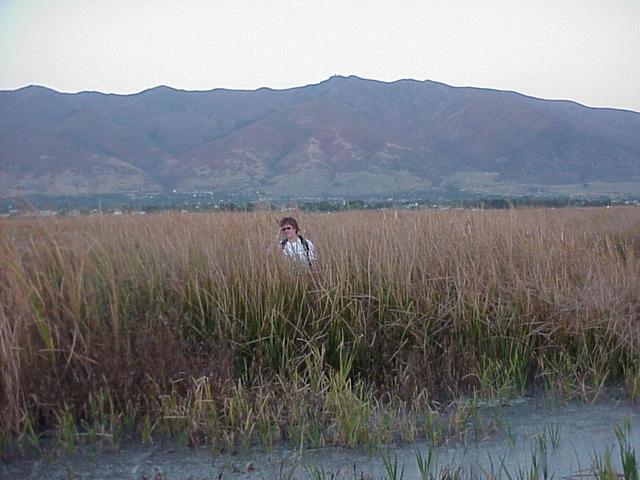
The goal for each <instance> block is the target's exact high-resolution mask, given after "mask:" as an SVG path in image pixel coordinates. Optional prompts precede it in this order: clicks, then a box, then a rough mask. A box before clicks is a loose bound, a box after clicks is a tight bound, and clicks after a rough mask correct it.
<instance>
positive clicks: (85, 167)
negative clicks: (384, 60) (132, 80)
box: [0, 76, 640, 196]
mask: <svg viewBox="0 0 640 480" xmlns="http://www.w3.org/2000/svg"><path fill="white" fill-rule="evenodd" d="M607 188H609V189H622V190H625V188H626V189H627V190H630V191H631V190H634V189H636V188H637V189H638V190H640V113H637V112H632V111H626V110H616V109H604V108H590V107H586V106H583V105H580V104H578V103H575V102H571V101H558V100H543V99H537V98H532V97H528V96H525V95H522V94H519V93H515V92H509V91H497V90H489V89H480V88H471V87H452V86H448V85H445V84H442V83H438V82H433V81H415V80H399V81H395V82H391V83H386V82H380V81H375V80H367V79H362V78H359V77H355V76H350V77H342V76H334V77H331V78H329V79H328V80H325V81H323V82H321V83H318V84H314V85H307V86H304V87H298V88H291V89H287V90H272V89H268V88H261V89H258V90H251V91H246V90H227V89H215V90H210V91H182V90H175V89H172V88H169V87H164V86H161V87H156V88H152V89H150V90H146V91H143V92H141V93H137V94H133V95H114V94H103V93H99V92H81V93H76V94H66V93H59V92H56V91H54V90H50V89H47V88H44V87H38V86H30V87H25V88H21V89H19V90H13V91H1V92H0V195H4V196H12V195H23V194H29V193H43V194H50V195H65V194H70V195H72V194H80V193H107V192H154V191H165V192H166V191H168V192H170V191H172V190H177V191H196V190H197V191H212V192H219V193H225V194H228V193H242V194H258V195H261V194H265V195H274V196H292V195H296V196H300V195H305V196H365V195H393V194H398V193H407V192H429V191H446V190H447V189H455V190H470V191H484V192H534V191H535V192H544V191H549V192H553V191H556V192H557V191H569V192H571V191H574V192H575V191H580V190H584V191H588V190H589V189H592V190H594V191H595V190H598V189H605V190H606V189H607Z"/></svg>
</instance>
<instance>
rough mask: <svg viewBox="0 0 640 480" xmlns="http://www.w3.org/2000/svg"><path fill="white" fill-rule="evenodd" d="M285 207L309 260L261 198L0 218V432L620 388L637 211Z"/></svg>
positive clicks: (371, 414) (173, 424) (298, 429)
mask: <svg viewBox="0 0 640 480" xmlns="http://www.w3.org/2000/svg"><path fill="white" fill-rule="evenodd" d="M297 216H298V217H299V221H300V223H301V225H303V226H304V228H305V234H306V236H307V237H309V238H310V239H312V240H313V242H314V243H315V244H316V246H317V248H318V253H319V258H320V260H319V262H317V264H316V265H315V267H314V268H313V269H312V270H311V271H306V270H305V269H303V268H295V267H291V266H290V265H288V264H287V262H285V261H284V260H283V258H282V254H281V252H280V251H279V250H278V248H277V246H276V241H277V238H276V234H277V219H278V215H277V213H274V212H257V213H247V214H239V213H216V214H211V215H204V214H177V213H166V214H158V215H150V216H145V217H134V216H122V217H111V216H97V217H76V218H59V219H8V220H2V223H0V265H1V266H0V362H1V366H2V378H1V380H0V382H1V383H0V402H1V405H2V407H1V408H2V409H1V412H0V414H1V416H0V431H2V432H5V436H10V437H12V438H20V436H24V435H25V434H26V433H28V432H31V434H32V435H37V432H38V431H42V430H43V429H46V428H49V427H52V428H56V429H57V431H61V432H62V434H64V431H65V430H68V429H70V428H72V426H73V425H79V426H81V427H80V428H78V430H77V431H72V433H71V437H74V435H75V437H76V438H77V436H78V435H80V434H81V433H82V434H83V435H97V434H102V435H105V436H113V435H115V433H114V432H115V431H116V430H118V428H120V427H122V426H123V425H124V427H122V428H125V427H131V428H133V427H135V428H138V430H139V431H140V432H141V435H142V437H143V439H144V438H149V439H150V438H152V436H153V435H154V434H158V433H159V432H166V433H170V434H175V435H185V436H186V438H188V439H190V441H194V442H195V441H209V442H213V443H216V442H217V443H220V444H221V445H223V446H228V447H230V448H231V446H233V445H238V444H242V443H243V442H244V443H250V442H252V441H256V439H259V441H261V442H263V443H264V444H265V445H269V444H272V443H273V442H274V441H277V440H278V439H281V438H289V439H292V440H294V441H300V442H301V443H303V442H306V443H309V442H311V443H313V444H318V445H320V444H324V443H325V442H334V443H340V444H346V445H355V444H359V443H366V442H367V441H375V440H378V441H380V440H382V441H388V440H389V439H390V438H391V437H392V436H393V434H394V432H397V431H398V429H403V428H404V429H405V430H406V431H405V433H406V434H407V435H409V436H411V435H413V434H414V433H417V434H424V433H426V434H428V433H429V432H426V431H425V430H424V429H426V428H428V427H427V426H425V425H426V424H427V423H428V422H427V423H424V425H423V427H420V428H423V430H420V428H419V427H416V425H417V424H416V422H419V420H416V419H418V418H422V417H420V416H419V415H414V417H413V418H414V422H413V424H412V425H410V426H409V427H406V425H407V423H406V421H405V420H406V418H405V417H402V415H401V414H400V413H399V412H400V411H404V412H406V411H414V412H416V411H417V410H418V409H419V408H420V405H422V406H427V407H426V408H428V405H429V404H430V402H431V401H433V400H439V399H444V398H452V397H456V396H458V395H460V394H462V393H470V392H477V393H478V394H480V395H483V396H509V395H515V394H521V393H524V392H525V391H526V389H527V388H529V387H531V386H532V385H540V386H544V387H546V388H548V389H550V390H552V391H553V392H554V393H556V394H560V395H563V396H567V397H572V396H578V397H580V398H583V399H586V400H592V399H595V398H597V397H598V395H599V394H600V393H601V392H602V389H603V388H604V386H605V385H607V384H609V383H611V382H620V381H624V382H625V383H626V385H627V387H628V389H629V394H630V396H632V397H634V396H635V395H637V394H638V393H640V387H639V386H638V385H640V370H639V368H638V360H639V356H640V336H639V328H640V296H639V294H638V292H640V288H639V287H640V268H639V267H640V264H639V261H638V251H639V250H640V209H637V208H614V209H571V210H510V211H448V212H432V211H416V212H408V211H401V212H393V211H383V212H352V213H341V214H302V213H299V214H298V215H297ZM403 422H404V423H403ZM70 425H71V426H70ZM402 425H405V427H406V428H405V427H403V426H402ZM118 426H120V427H118ZM116 427H118V428H116ZM34 432H36V433H34ZM79 432H81V433H79ZM62 434H61V435H62ZM372 436H377V437H376V438H372ZM62 437H64V438H67V437H66V436H65V435H62ZM403 438H404V437H403Z"/></svg>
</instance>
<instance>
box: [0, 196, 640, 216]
mask: <svg viewBox="0 0 640 480" xmlns="http://www.w3.org/2000/svg"><path fill="white" fill-rule="evenodd" d="M614 205H615V206H617V205H635V206H638V205H640V197H622V196H606V195H602V196H589V197H579V196H563V195H549V194H546V195H522V196H512V197H510V196H504V195H495V196H491V195H486V194H459V195H456V196H451V195H449V196H416V197H413V196H399V197H397V198H394V197H385V198H382V197H380V198H379V197H371V198H357V199H356V198H340V197H290V198H287V197H278V198H267V197H265V196H262V195H260V192H257V194H256V195H255V196H254V197H249V196H246V195H234V194H227V195H217V194H215V193H214V192H201V191H194V192H176V191H174V192H170V193H166V192H160V193H120V194H118V193H109V194H87V195H73V196H49V195H28V196H22V197H0V216H1V217H11V216H43V217H44V216H55V215H62V216H73V215H83V214H84V215H86V214H111V215H125V214H126V215H145V214H149V213H157V212H165V211H178V212H183V213H193V212H214V211H246V212H251V211H255V210H301V211H309V212H338V211H347V210H381V209H407V210H409V209H439V210H447V209H452V208H470V209H477V208H483V209H502V208H513V207H549V208H563V207H587V206H593V207H596V206H614Z"/></svg>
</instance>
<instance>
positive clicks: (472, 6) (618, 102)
mask: <svg viewBox="0 0 640 480" xmlns="http://www.w3.org/2000/svg"><path fill="white" fill-rule="evenodd" d="M335 74H339V75H358V76H360V77H364V78H372V79H377V80H384V81H393V80H397V79H401V78H414V79H417V80H424V79H430V80H436V81H440V82H444V83H447V84H450V85H457V86H475V87H489V88H497V89H504V90H515V91H518V92H521V93H524V94H527V95H532V96H536V97H542V98H561V99H571V100H575V101H578V102H580V103H583V104H585V105H589V106H606V107H616V108H626V109H631V110H635V111H639V112H640V0H504V1H503V0H448V1H435V0H423V1H417V0H398V1H391V0H366V1H350V0H335V1H334V0H315V1H313V0H282V1H280V0H271V1H243V0H229V1H215V0H210V1H189V0H181V1H178V0H176V1H163V0H126V1H119V0H0V89H2V90H7V89H15V88H19V87H22V86H25V85H30V84H37V85H45V86H48V87H51V88H54V89H56V90H59V91H63V92H77V91H81V90H98V91H101V92H113V93H134V92H138V91H140V90H144V89H146V88H150V87H153V86H156V85H169V86H172V87H175V88H180V89H186V90H208V89H212V88H217V87H226V88H237V89H254V88H259V87H263V86H267V87H272V88H288V87H294V86H301V85H306V84H309V83H317V82H319V81H322V80H324V79H326V78H327V77H329V76H331V75H335Z"/></svg>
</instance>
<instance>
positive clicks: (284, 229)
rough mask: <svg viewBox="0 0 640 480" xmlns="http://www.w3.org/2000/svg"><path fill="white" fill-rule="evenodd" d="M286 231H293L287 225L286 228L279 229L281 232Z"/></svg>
mask: <svg viewBox="0 0 640 480" xmlns="http://www.w3.org/2000/svg"><path fill="white" fill-rule="evenodd" d="M287 230H293V227H292V226H290V225H287V226H286V227H282V228H281V229H280V231H281V232H286V231H287Z"/></svg>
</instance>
